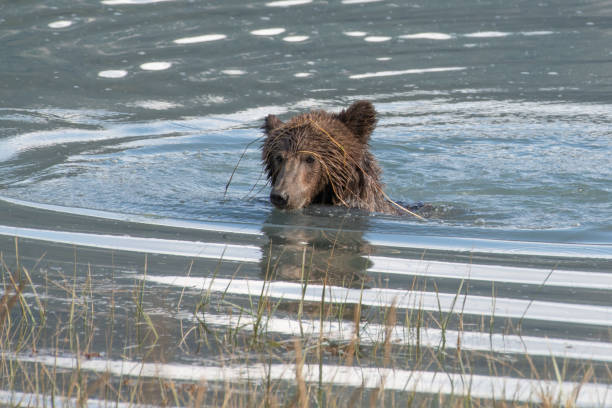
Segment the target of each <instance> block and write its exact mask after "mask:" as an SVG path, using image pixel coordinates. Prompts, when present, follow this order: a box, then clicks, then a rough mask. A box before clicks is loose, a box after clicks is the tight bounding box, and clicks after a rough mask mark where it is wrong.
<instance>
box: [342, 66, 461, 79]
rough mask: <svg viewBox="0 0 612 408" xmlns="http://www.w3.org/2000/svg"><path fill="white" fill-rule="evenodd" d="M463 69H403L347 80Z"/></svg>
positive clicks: (367, 74) (360, 75) (373, 73)
mask: <svg viewBox="0 0 612 408" xmlns="http://www.w3.org/2000/svg"><path fill="white" fill-rule="evenodd" d="M464 69H467V67H437V68H421V69H405V70H402V71H381V72H368V73H365V74H354V75H350V76H349V78H351V79H365V78H374V77H386V76H396V75H408V74H426V73H430V72H447V71H462V70H464Z"/></svg>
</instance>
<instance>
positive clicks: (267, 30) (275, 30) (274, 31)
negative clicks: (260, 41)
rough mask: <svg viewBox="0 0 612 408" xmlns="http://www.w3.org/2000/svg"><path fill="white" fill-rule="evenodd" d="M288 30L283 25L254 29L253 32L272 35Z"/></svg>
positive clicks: (254, 33) (259, 34) (260, 34)
mask: <svg viewBox="0 0 612 408" xmlns="http://www.w3.org/2000/svg"><path fill="white" fill-rule="evenodd" d="M285 31H286V30H285V29H284V28H282V27H275V28H263V29H261V30H253V31H251V34H253V35H258V36H270V35H278V34H282V33H284V32H285Z"/></svg>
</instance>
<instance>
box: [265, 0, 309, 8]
mask: <svg viewBox="0 0 612 408" xmlns="http://www.w3.org/2000/svg"><path fill="white" fill-rule="evenodd" d="M309 3H312V0H280V1H271V2H269V3H266V6H267V7H291V6H300V5H302V4H309Z"/></svg>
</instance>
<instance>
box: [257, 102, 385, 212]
mask: <svg viewBox="0 0 612 408" xmlns="http://www.w3.org/2000/svg"><path fill="white" fill-rule="evenodd" d="M375 126H376V110H375V109H374V106H373V105H372V104H371V103H370V102H368V101H357V102H355V103H353V104H352V105H351V106H350V107H349V108H347V109H345V110H343V111H341V112H340V113H337V114H336V113H329V112H325V111H312V112H309V113H305V114H302V115H298V116H295V117H293V118H291V119H290V120H288V121H287V122H282V121H281V120H280V119H278V118H277V117H276V116H274V115H268V116H267V117H266V119H265V122H264V124H263V126H262V129H263V130H264V133H265V135H266V137H265V140H264V143H263V146H262V160H263V164H264V167H265V171H266V174H267V177H268V180H269V181H270V183H271V186H272V191H271V193H270V201H271V202H272V204H274V206H276V207H277V208H281V209H298V208H302V207H305V206H308V205H310V204H331V205H343V206H345V207H357V208H364V209H367V210H370V211H374V210H376V207H375V206H374V205H373V204H372V199H371V197H372V196H377V195H380V194H381V192H382V189H381V185H380V183H379V182H378V178H379V174H380V170H379V168H378V166H377V165H376V163H375V161H374V158H373V156H372V155H371V153H370V152H369V146H368V141H369V138H370V134H371V133H372V131H373V130H374V127H375ZM376 189H378V190H380V191H376Z"/></svg>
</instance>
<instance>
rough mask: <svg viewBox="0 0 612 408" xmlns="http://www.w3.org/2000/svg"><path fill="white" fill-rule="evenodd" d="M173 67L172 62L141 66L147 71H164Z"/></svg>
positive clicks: (150, 63)
mask: <svg viewBox="0 0 612 408" xmlns="http://www.w3.org/2000/svg"><path fill="white" fill-rule="evenodd" d="M171 66H172V63H171V62H165V61H164V62H147V63H144V64H142V65H140V69H143V70H145V71H163V70H165V69H168V68H170V67H171Z"/></svg>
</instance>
